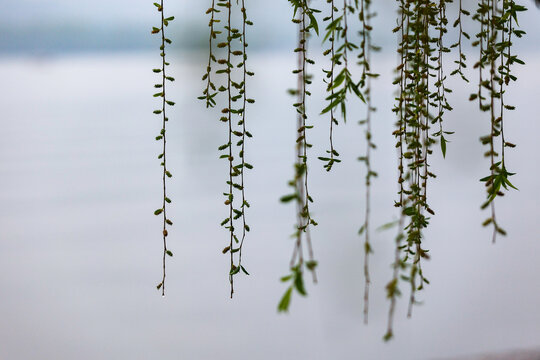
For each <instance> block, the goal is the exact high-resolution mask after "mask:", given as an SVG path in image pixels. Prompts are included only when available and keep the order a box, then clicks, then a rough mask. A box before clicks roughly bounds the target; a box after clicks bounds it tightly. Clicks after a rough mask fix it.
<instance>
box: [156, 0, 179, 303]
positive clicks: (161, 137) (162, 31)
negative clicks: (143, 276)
mask: <svg viewBox="0 0 540 360" xmlns="http://www.w3.org/2000/svg"><path fill="white" fill-rule="evenodd" d="M154 5H155V6H156V7H157V11H158V12H159V13H160V14H161V25H160V27H159V28H156V27H153V28H152V34H161V46H160V47H159V49H160V50H161V53H160V56H161V68H157V69H153V71H154V72H155V73H161V83H159V84H156V85H154V87H155V88H157V89H159V92H157V93H155V94H154V97H161V98H162V103H161V109H158V110H154V114H157V115H160V116H161V118H162V120H163V122H162V126H161V131H160V132H159V135H158V136H156V140H157V141H162V142H163V151H162V153H161V154H159V155H158V159H160V160H161V166H162V167H163V203H162V206H161V208H159V209H157V210H156V211H154V215H162V216H163V230H162V234H163V277H162V279H161V282H160V283H159V284H158V285H157V289H158V290H159V289H161V295H162V296H165V276H166V258H167V256H173V253H172V252H171V251H170V250H169V249H167V235H168V234H169V233H168V230H167V225H172V221H171V220H170V219H169V218H167V207H166V206H167V204H168V203H170V202H171V199H169V198H168V197H167V178H170V177H172V174H171V173H170V172H169V170H167V155H166V149H167V138H166V124H167V121H168V120H169V119H168V118H167V115H166V107H167V105H169V106H173V105H174V102H173V101H170V100H167V97H166V94H165V87H166V82H167V81H174V78H172V77H171V76H167V74H166V71H165V70H166V67H167V66H169V63H168V62H167V61H166V60H165V44H171V43H172V41H171V40H170V39H168V38H167V37H166V36H165V27H166V26H168V25H169V22H171V21H173V20H174V16H171V17H168V18H166V17H165V14H164V11H163V0H161V3H159V4H158V3H154Z"/></svg>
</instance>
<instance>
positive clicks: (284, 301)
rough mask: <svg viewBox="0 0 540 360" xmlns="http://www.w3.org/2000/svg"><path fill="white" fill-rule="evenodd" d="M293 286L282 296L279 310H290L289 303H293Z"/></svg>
mask: <svg viewBox="0 0 540 360" xmlns="http://www.w3.org/2000/svg"><path fill="white" fill-rule="evenodd" d="M291 295H292V287H289V288H288V289H287V291H285V294H284V295H283V297H282V298H281V301H280V302H279V304H278V312H287V311H289V305H290V303H291Z"/></svg>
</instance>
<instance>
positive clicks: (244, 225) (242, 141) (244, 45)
mask: <svg viewBox="0 0 540 360" xmlns="http://www.w3.org/2000/svg"><path fill="white" fill-rule="evenodd" d="M245 2H246V0H242V8H241V13H242V38H241V41H242V50H241V52H242V53H241V54H240V53H239V52H238V51H237V52H235V53H234V54H235V55H238V56H242V61H241V62H240V63H239V64H238V65H237V68H239V67H241V68H242V82H241V83H240V84H239V93H240V95H242V109H241V110H240V116H241V118H240V120H239V121H238V126H240V127H241V128H242V129H241V133H242V136H241V139H240V140H239V141H238V143H237V144H236V145H237V146H239V147H240V151H239V155H240V161H241V162H240V164H238V165H236V167H235V169H236V171H237V172H239V173H240V187H241V196H242V205H241V206H240V211H241V214H242V237H241V239H240V245H239V247H238V249H239V250H238V266H237V268H240V269H241V270H242V271H243V272H244V273H245V274H246V275H249V273H248V272H247V271H246V269H245V268H244V266H243V265H242V249H243V245H244V240H245V238H246V232H248V231H249V230H250V228H249V225H248V224H247V223H246V208H249V206H250V205H249V203H248V202H247V200H246V194H245V187H244V170H245V169H252V168H253V166H252V165H251V164H249V163H247V162H246V161H245V157H244V151H245V144H246V140H247V138H248V137H252V135H251V133H250V132H249V131H247V130H246V108H247V104H248V103H250V104H252V103H254V102H255V100H254V99H250V98H248V97H247V93H246V83H247V77H248V76H253V75H254V74H253V73H252V72H249V71H248V70H247V67H246V61H247V52H246V50H247V46H248V44H247V42H246V27H247V26H251V25H253V23H252V22H251V21H250V20H248V17H247V12H246V6H245ZM231 254H232V253H231Z"/></svg>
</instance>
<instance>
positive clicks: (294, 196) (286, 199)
mask: <svg viewBox="0 0 540 360" xmlns="http://www.w3.org/2000/svg"><path fill="white" fill-rule="evenodd" d="M297 198H298V195H297V194H290V195H285V196H282V197H281V198H280V199H279V201H281V202H282V203H288V202H291V201H293V200H295V199H297Z"/></svg>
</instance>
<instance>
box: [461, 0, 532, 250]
mask: <svg viewBox="0 0 540 360" xmlns="http://www.w3.org/2000/svg"><path fill="white" fill-rule="evenodd" d="M525 10H526V9H525V7H523V6H521V5H517V4H516V3H515V1H513V0H481V1H480V2H479V4H478V7H477V9H476V13H475V14H474V16H473V19H475V20H476V21H478V22H480V24H481V29H480V32H479V33H478V34H477V35H476V37H477V39H478V40H476V41H475V42H473V46H478V47H479V48H480V58H479V61H478V62H477V63H476V64H475V68H478V69H479V83H478V93H477V94H472V95H471V96H470V100H476V99H478V103H479V106H480V110H482V111H484V112H489V118H490V132H489V134H487V135H485V136H482V137H481V138H480V141H481V142H482V144H483V145H486V146H487V147H488V150H487V151H486V152H485V153H484V156H485V157H487V158H489V161H490V167H489V171H490V174H489V175H488V176H486V177H484V178H482V179H481V181H482V182H485V186H486V192H487V200H486V201H485V202H484V203H483V204H482V209H485V208H487V207H489V208H490V212H491V215H490V217H489V218H487V219H486V220H485V221H484V223H483V225H484V226H488V225H490V224H491V225H492V226H493V236H492V241H493V242H495V239H496V236H497V234H501V235H506V231H505V230H504V229H503V228H502V227H501V226H500V225H499V223H498V222H497V218H496V214H495V201H494V200H495V198H496V197H498V196H503V195H504V190H509V188H513V189H517V188H516V187H515V186H514V185H513V184H512V183H511V182H510V180H509V179H508V178H509V177H510V176H512V175H514V173H511V172H509V171H508V170H507V168H506V162H505V156H504V155H505V153H504V150H505V147H514V146H515V145H514V144H513V143H510V142H507V141H506V140H505V137H504V122H503V120H504V114H505V110H514V106H511V105H508V104H505V102H504V93H505V86H507V85H509V83H510V81H515V80H517V78H516V77H515V76H514V75H512V74H511V73H510V68H511V66H512V65H513V64H514V63H518V64H524V63H523V61H521V60H520V59H519V58H518V57H517V56H516V55H512V54H511V46H512V35H515V36H517V37H521V36H523V34H525V32H524V31H521V30H516V29H514V27H513V22H514V21H515V22H516V24H517V23H518V18H517V15H518V13H519V12H522V11H525ZM486 68H487V69H488V70H489V73H488V75H487V78H486V76H485V75H484V69H486ZM482 90H485V91H486V92H487V93H488V96H489V97H488V98H486V97H485V96H484V95H483V92H482ZM497 143H498V144H499V145H497ZM497 146H499V148H500V152H499V151H497Z"/></svg>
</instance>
